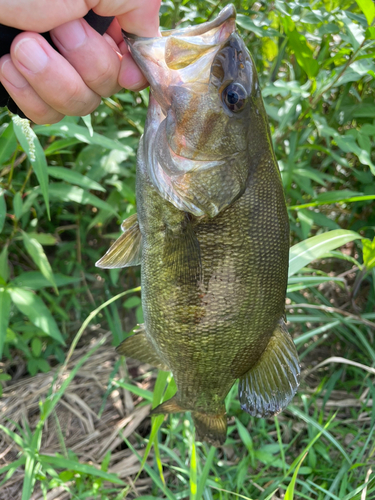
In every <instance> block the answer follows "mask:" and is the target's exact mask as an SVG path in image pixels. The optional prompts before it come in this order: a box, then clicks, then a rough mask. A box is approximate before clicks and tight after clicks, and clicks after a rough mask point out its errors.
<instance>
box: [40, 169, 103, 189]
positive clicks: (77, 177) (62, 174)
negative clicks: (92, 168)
mask: <svg viewBox="0 0 375 500" xmlns="http://www.w3.org/2000/svg"><path fill="white" fill-rule="evenodd" d="M48 174H49V175H50V176H51V177H55V179H61V180H63V181H65V182H70V183H71V184H76V185H77V186H81V187H83V188H86V189H95V190H96V191H103V192H105V191H106V190H105V188H104V187H102V186H101V185H100V184H98V183H97V182H95V181H93V180H91V179H90V178H89V177H86V176H84V175H82V174H80V173H78V172H75V171H74V170H71V169H69V168H63V167H48Z"/></svg>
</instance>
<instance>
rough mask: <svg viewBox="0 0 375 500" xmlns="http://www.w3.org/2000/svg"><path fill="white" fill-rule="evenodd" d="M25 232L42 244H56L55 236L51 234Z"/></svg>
mask: <svg viewBox="0 0 375 500" xmlns="http://www.w3.org/2000/svg"><path fill="white" fill-rule="evenodd" d="M27 234H28V235H29V237H30V238H34V240H36V241H38V242H39V243H40V244H41V245H43V246H46V245H47V246H48V245H56V243H57V238H56V236H54V235H53V234H49V233H34V232H29V233H27Z"/></svg>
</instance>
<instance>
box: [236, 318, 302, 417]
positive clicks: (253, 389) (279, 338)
mask: <svg viewBox="0 0 375 500" xmlns="http://www.w3.org/2000/svg"><path fill="white" fill-rule="evenodd" d="M299 377H300V366H299V362H298V354H297V349H296V346H295V345H294V342H293V340H292V337H291V336H290V335H289V333H288V330H287V328H286V325H285V323H284V320H283V319H281V320H280V321H279V323H278V325H277V327H276V329H275V331H274V332H273V335H272V337H271V339H270V342H269V344H268V346H267V347H266V349H265V351H264V352H263V354H262V356H261V358H260V360H259V361H258V363H257V364H256V365H255V366H253V367H252V368H251V369H250V370H249V371H248V372H247V373H245V374H244V375H243V376H242V377H241V378H240V383H239V387H238V393H239V399H240V403H241V408H242V409H243V410H245V411H246V412H247V413H250V415H252V416H254V417H263V418H264V417H271V416H273V415H277V414H278V413H280V411H282V410H283V409H284V408H285V407H286V406H287V405H288V404H289V403H290V401H291V400H292V398H293V396H294V395H295V393H296V392H297V389H298V386H299Z"/></svg>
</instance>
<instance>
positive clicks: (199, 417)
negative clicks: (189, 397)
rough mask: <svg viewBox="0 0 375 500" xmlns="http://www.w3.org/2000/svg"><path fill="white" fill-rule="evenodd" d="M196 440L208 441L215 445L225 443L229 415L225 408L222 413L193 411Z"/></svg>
mask: <svg viewBox="0 0 375 500" xmlns="http://www.w3.org/2000/svg"><path fill="white" fill-rule="evenodd" d="M192 417H193V421H194V425H195V432H196V440H197V441H206V442H208V443H210V444H212V445H213V446H220V445H222V444H224V442H225V440H226V437H227V417H226V413H225V408H223V412H222V413H218V414H217V415H208V414H207V413H200V412H193V413H192Z"/></svg>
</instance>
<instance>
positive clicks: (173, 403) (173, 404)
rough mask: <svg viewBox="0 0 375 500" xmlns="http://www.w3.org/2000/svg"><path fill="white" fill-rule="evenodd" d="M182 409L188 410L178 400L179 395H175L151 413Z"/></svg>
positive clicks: (172, 411)
mask: <svg viewBox="0 0 375 500" xmlns="http://www.w3.org/2000/svg"><path fill="white" fill-rule="evenodd" d="M182 411H186V410H185V408H182V406H180V403H179V402H178V400H177V395H174V396H173V397H171V399H168V400H167V401H164V403H161V404H160V405H159V406H156V407H155V408H154V409H153V410H151V415H163V414H169V413H180V412H182Z"/></svg>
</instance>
